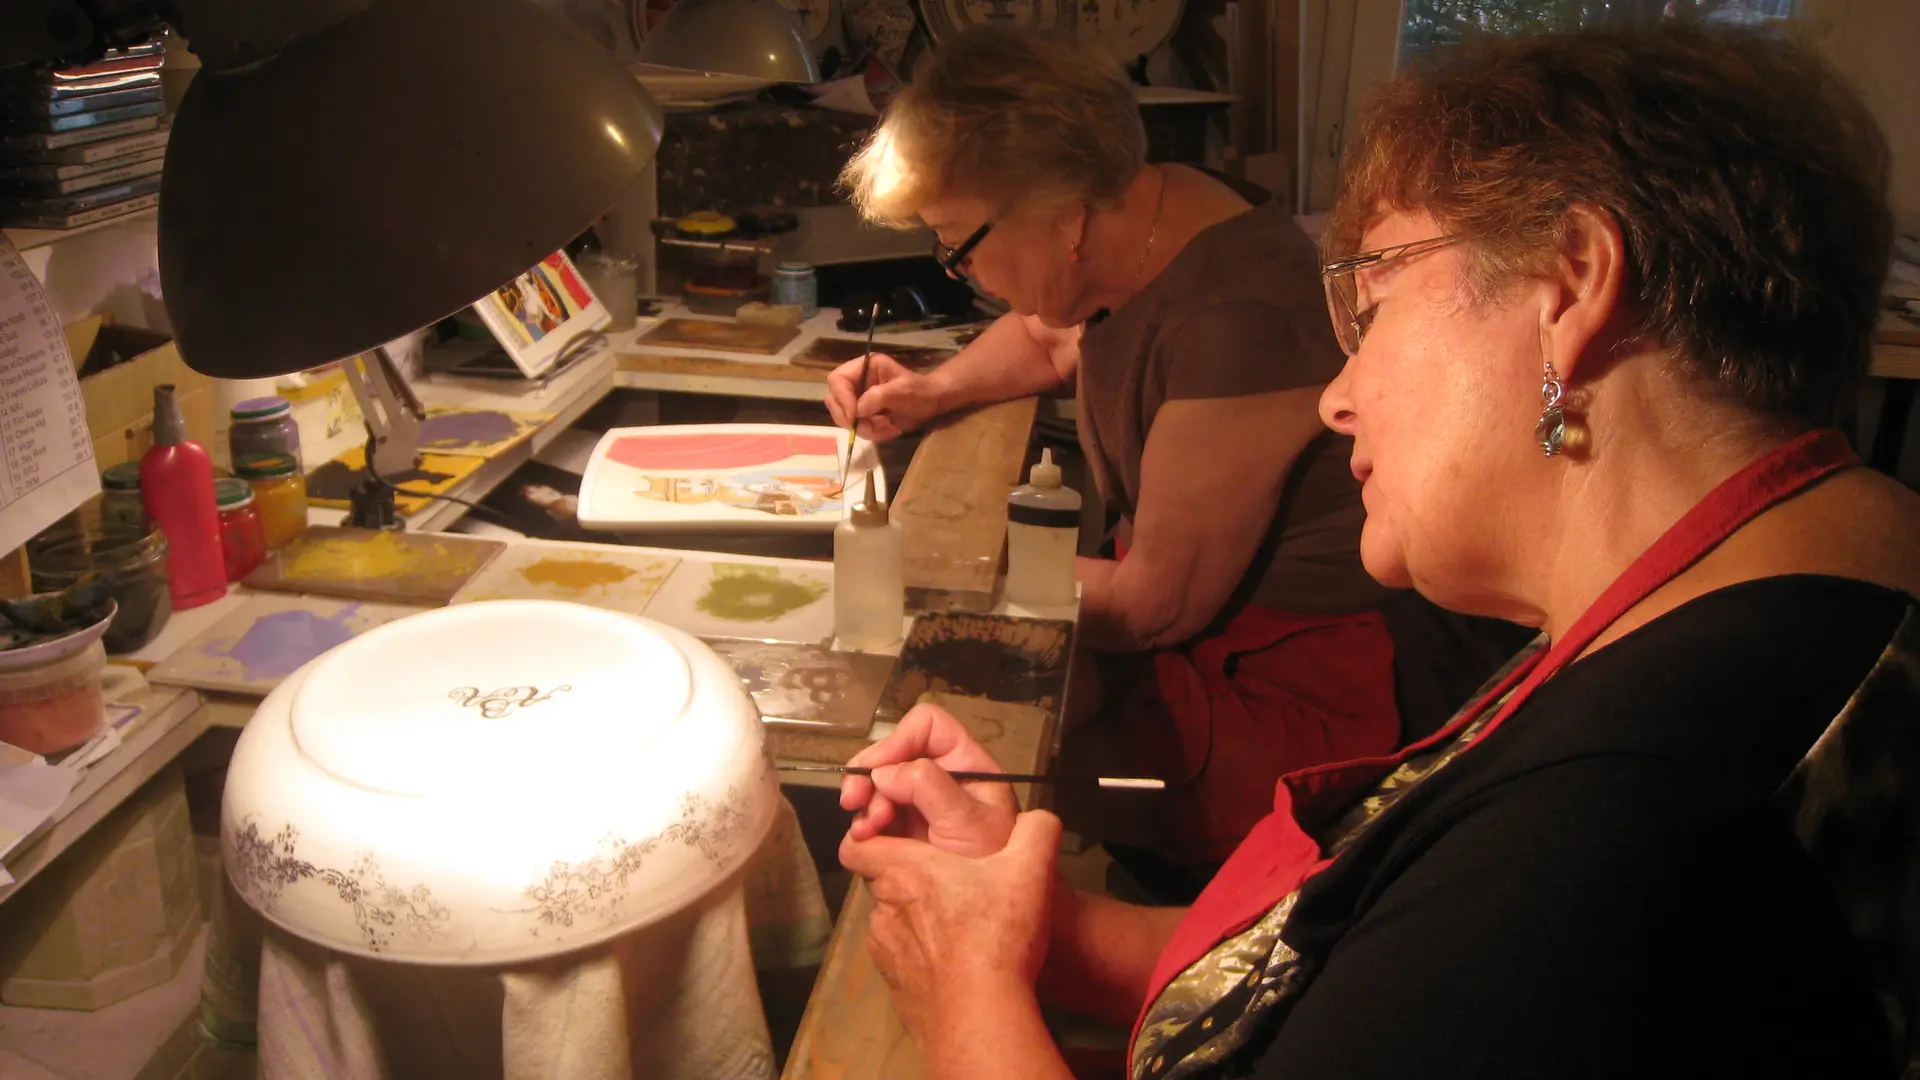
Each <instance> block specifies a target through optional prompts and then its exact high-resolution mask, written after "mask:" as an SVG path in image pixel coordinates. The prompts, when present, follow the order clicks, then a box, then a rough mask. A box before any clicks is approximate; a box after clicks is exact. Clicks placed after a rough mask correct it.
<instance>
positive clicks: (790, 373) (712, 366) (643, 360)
mask: <svg viewBox="0 0 1920 1080" xmlns="http://www.w3.org/2000/svg"><path fill="white" fill-rule="evenodd" d="M619 364H620V370H621V371H640V372H649V373H652V374H660V375H701V376H708V377H711V378H721V379H761V380H768V381H773V382H801V383H824V382H826V381H827V373H826V372H825V371H822V370H820V369H819V368H803V367H794V366H793V365H792V364H778V363H773V364H770V363H766V362H755V361H752V360H727V359H723V358H721V357H718V356H675V355H673V354H671V353H621V354H620V357H619Z"/></svg>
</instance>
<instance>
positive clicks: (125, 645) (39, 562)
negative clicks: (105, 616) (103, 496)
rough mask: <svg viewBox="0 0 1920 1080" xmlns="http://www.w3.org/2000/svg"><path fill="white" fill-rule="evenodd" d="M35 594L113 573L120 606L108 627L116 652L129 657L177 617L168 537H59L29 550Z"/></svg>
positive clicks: (128, 532) (90, 533)
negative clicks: (170, 577) (168, 560)
mask: <svg viewBox="0 0 1920 1080" xmlns="http://www.w3.org/2000/svg"><path fill="white" fill-rule="evenodd" d="M27 569H28V571H29V575H30V578H31V581H32V588H33V591H34V592H59V591H60V590H62V589H68V588H72V587H73V586H75V585H77V584H79V583H80V581H81V580H82V579H84V578H87V577H91V576H94V575H100V574H108V575H112V578H113V599H114V602H115V603H116V604H118V605H119V608H118V609H117V610H116V611H115V612H114V613H113V621H112V622H110V623H108V624H107V634H106V637H105V639H104V640H105V642H106V646H107V651H108V652H110V653H127V652H132V651H134V650H135V649H138V648H141V647H143V646H145V645H146V644H147V643H148V642H150V641H152V640H153V639H154V638H156V637H159V636H160V631H161V629H163V628H164V627H165V626H166V625H167V620H168V619H169V618H171V617H172V616H173V590H172V589H171V588H170V587H169V584H168V582H169V579H168V577H167V534H166V533H163V532H161V531H160V530H159V529H154V530H152V531H147V530H145V529H144V528H134V529H121V528H114V529H98V530H87V531H83V532H77V533H73V534H70V535H66V536H62V537H59V538H57V539H55V540H53V541H52V542H50V543H47V544H44V545H38V546H33V547H30V548H29V549H28V552H27Z"/></svg>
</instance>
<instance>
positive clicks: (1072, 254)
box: [1067, 243, 1080, 263]
mask: <svg viewBox="0 0 1920 1080" xmlns="http://www.w3.org/2000/svg"><path fill="white" fill-rule="evenodd" d="M1067 261H1068V262H1076V263H1077V262H1079V261H1080V245H1079V244H1078V243H1072V244H1068V245H1067Z"/></svg>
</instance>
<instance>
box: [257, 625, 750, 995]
mask: <svg viewBox="0 0 1920 1080" xmlns="http://www.w3.org/2000/svg"><path fill="white" fill-rule="evenodd" d="M778 798H779V783H778V780H777V778H776V777H775V774H774V771H773V765H772V759H771V757H770V756H769V753H768V749H767V746H766V743H765V741H764V736H763V734H762V731H761V727H760V721H759V718H758V716H757V714H756V713H755V711H754V707H753V702H752V699H751V698H749V697H748V696H747V693H746V690H745V689H744V687H743V686H742V685H741V683H740V680H739V678H738V677H737V676H736V675H735V674H734V672H733V670H732V669H731V668H730V667H728V666H727V664H726V663H725V662H724V661H722V660H721V659H720V658H719V657H718V656H717V655H715V654H714V652H713V651H712V650H711V649H709V648H708V647H707V646H705V645H704V644H702V643H701V642H699V641H698V640H697V639H695V638H693V637H691V636H689V635H687V634H684V633H681V632H680V631H678V630H674V629H672V628H670V627H666V626H662V625H660V624H658V623H654V622H650V621H648V620H646V619H642V618H638V617H636V616H631V615H623V614H619V613H616V612H609V611H601V610H598V609H595V608H589V607H584V606H581V605H578V604H566V603H559V602H554V601H545V600H502V601H492V602H486V603H475V604H462V605H459V606H456V607H450V608H443V609H439V610H435V611H428V612H423V613H421V614H419V615H414V616H410V617H408V618H405V619H401V620H398V621H396V622H392V623H388V624H386V625H384V626H381V627H378V628H376V629H373V630H370V631H368V632H367V633H365V634H362V635H360V636H359V637H357V638H354V639H353V640H352V641H349V642H347V643H346V644H344V645H341V646H339V647H338V648H335V649H334V650H332V651H331V652H328V653H326V654H325V655H323V656H321V657H319V658H317V659H315V660H314V661H312V662H311V663H309V664H307V665H306V666H305V667H303V668H301V669H300V670H299V671H298V672H295V673H294V675H293V676H292V677H291V678H289V679H287V680H286V681H285V682H283V683H281V684H280V686H279V687H278V688H277V689H275V690H274V692H273V693H272V694H271V695H269V696H268V697H267V699H266V701H265V702H263V703H262V704H261V706H260V710H259V711H258V712H257V713H256V714H255V715H254V718H253V720H252V721H251V722H250V723H249V724H248V725H247V727H246V730H245V731H244V732H243V733H242V735H241V737H240V741H239V745H238V746H237V747H236V748H235V750H234V754H233V761H232V764H231V766H230V767H229V769H228V773H227V788H226V799H225V804H224V806H223V807H222V811H221V822H220V832H221V843H222V852H223V856H224V859H225V862H226V867H227V874H228V876H229V877H231V878H232V880H233V883H234V886H235V887H236V888H237V889H238V890H239V892H240V895H241V896H242V897H244V898H245V899H246V901H247V902H248V903H249V904H250V905H252V906H253V907H254V908H255V909H256V910H258V911H259V912H260V913H261V914H262V915H263V916H265V917H266V918H267V919H269V920H270V921H272V922H274V923H275V924H277V925H279V926H280V927H282V928H283V929H285V930H287V931H288V932H290V933H292V934H295V935H297V936H299V937H301V938H304V939H306V940H308V941H312V942H316V943H318V944H320V945H323V946H326V947H327V948H330V949H334V950H337V951H340V952H345V953H353V954H357V955H362V956H371V957H379V958H383V959H389V960H396V961H403V962H408V963H418V964H458V965H468V964H506V963H514V962H518V961H523V960H530V959H537V958H540V957H544V956H551V955H554V954H557V953H562V952H567V951H570V950H573V949H578V948H582V947H585V946H588V945H593V944H596V943H599V942H601V941H605V940H607V939H609V938H612V937H615V936H617V935H619V934H622V933H625V932H627V931H629V930H632V929H634V928H636V927H640V926H644V925H646V924H647V923H650V922H652V921H654V920H656V919H659V918H661V917H663V916H665V915H668V914H671V913H673V912H675V911H678V910H680V909H682V908H684V907H686V906H687V905H688V904H690V903H692V902H693V901H694V900H696V899H698V898H699V897H700V896H701V895H703V894H704V893H706V892H707V891H708V890H710V889H712V888H714V887H715V886H717V885H719V884H720V883H722V882H724V881H726V880H728V879H729V878H730V877H732V876H733V875H734V874H735V872H736V871H738V870H739V868H740V867H741V866H742V865H743V864H744V863H745V862H746V860H747V859H748V858H749V857H750V856H751V855H752V854H753V852H754V849H755V848H757V847H758V846H759V844H760V841H761V839H762V838H763V837H764V836H765V835H766V832H767V829H768V828H769V826H770V825H771V824H772V821H773V816H774V811H775V807H776V805H777V800H778Z"/></svg>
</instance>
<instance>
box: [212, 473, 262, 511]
mask: <svg viewBox="0 0 1920 1080" xmlns="http://www.w3.org/2000/svg"><path fill="white" fill-rule="evenodd" d="M252 501H253V485H251V484H249V483H247V482H246V481H245V480H240V479H237V478H235V477H231V476H223V477H221V478H220V479H218V480H215V481H214V482H213V504H214V505H215V506H217V507H219V508H220V509H222V510H238V509H240V508H241V507H243V506H245V505H247V504H248V503H250V502H252Z"/></svg>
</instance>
